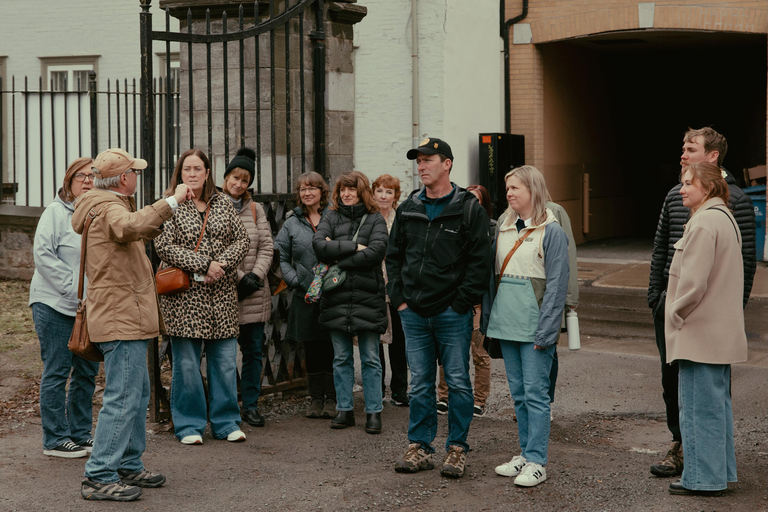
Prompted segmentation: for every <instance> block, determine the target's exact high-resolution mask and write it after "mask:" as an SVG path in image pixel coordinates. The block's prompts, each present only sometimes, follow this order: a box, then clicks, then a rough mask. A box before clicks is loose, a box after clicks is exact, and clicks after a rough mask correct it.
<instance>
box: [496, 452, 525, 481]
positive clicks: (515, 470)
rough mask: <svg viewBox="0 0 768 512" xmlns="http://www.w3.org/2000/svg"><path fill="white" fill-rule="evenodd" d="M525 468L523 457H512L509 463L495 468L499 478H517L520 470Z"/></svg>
mask: <svg viewBox="0 0 768 512" xmlns="http://www.w3.org/2000/svg"><path fill="white" fill-rule="evenodd" d="M523 466H525V457H523V456H522V455H517V456H516V457H513V458H512V460H511V461H509V462H505V463H504V464H502V465H501V466H496V469H495V470H494V471H496V474H497V475H501V476H517V475H519V474H520V470H521V469H523Z"/></svg>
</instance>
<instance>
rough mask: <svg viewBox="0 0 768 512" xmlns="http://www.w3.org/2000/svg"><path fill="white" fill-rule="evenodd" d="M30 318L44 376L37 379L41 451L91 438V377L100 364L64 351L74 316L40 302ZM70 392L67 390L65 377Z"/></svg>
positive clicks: (35, 306)
mask: <svg viewBox="0 0 768 512" xmlns="http://www.w3.org/2000/svg"><path fill="white" fill-rule="evenodd" d="M32 319H33V321H34V323H35V331H36V332H37V338H38V340H39V341H40V358H41V359H42V360H43V375H42V377H40V419H41V423H42V425H43V449H45V450H52V449H54V448H56V447H57V446H60V445H62V444H63V443H65V442H67V441H72V442H74V443H80V442H83V441H85V440H87V439H90V438H91V428H92V426H93V391H94V389H96V383H95V381H94V378H95V377H96V374H97V373H98V372H99V363H96V362H93V361H87V360H85V359H83V358H81V357H78V356H76V355H74V354H72V352H70V351H69V349H68V348H67V342H68V341H69V337H70V335H71V334H72V327H73V326H74V324H75V317H73V316H68V315H64V314H62V313H59V312H58V311H56V310H55V309H53V308H52V307H50V306H48V305H46V304H43V303H41V302H35V303H34V304H32ZM70 372H71V373H72V377H71V379H70V381H69V391H67V378H69V377H70Z"/></svg>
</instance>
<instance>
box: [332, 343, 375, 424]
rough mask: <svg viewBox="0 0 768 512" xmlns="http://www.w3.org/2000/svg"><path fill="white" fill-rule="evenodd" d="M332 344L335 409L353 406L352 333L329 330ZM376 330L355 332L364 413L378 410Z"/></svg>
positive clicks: (343, 409) (346, 408)
mask: <svg viewBox="0 0 768 512" xmlns="http://www.w3.org/2000/svg"><path fill="white" fill-rule="evenodd" d="M329 332H330V334H331V342H332V343H333V385H334V387H335V388H336V410H337V411H351V410H353V409H354V399H353V396H352V388H353V387H354V385H355V352H354V347H353V346H352V334H350V333H347V332H344V331H336V330H331V331H329ZM379 341H380V336H379V333H377V332H371V331H358V333H357V348H358V350H359V351H360V369H361V373H362V374H363V395H364V396H365V412H366V413H367V414H371V413H374V412H381V409H382V406H381V361H379Z"/></svg>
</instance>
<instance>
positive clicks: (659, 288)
mask: <svg viewBox="0 0 768 512" xmlns="http://www.w3.org/2000/svg"><path fill="white" fill-rule="evenodd" d="M723 170H725V169H723ZM726 172H727V171H726ZM725 182H726V183H728V191H729V192H730V195H731V197H730V200H729V201H728V208H730V209H731V210H732V211H733V218H734V219H736V223H737V224H738V226H739V231H741V239H742V244H741V256H742V260H743V263H744V307H746V306H747V301H748V300H749V294H750V292H751V291H752V281H753V279H754V277H755V268H756V266H757V264H756V262H755V260H756V258H757V253H756V251H755V243H756V241H755V210H754V207H753V206H752V200H751V199H750V198H749V196H748V195H747V194H746V193H744V191H743V190H741V189H740V188H739V187H738V186H737V185H736V180H735V179H733V176H731V174H730V173H728V174H727V175H726V177H725ZM680 187H681V185H680V184H677V185H675V186H674V187H673V188H672V190H670V191H669V193H667V197H666V198H665V199H664V206H662V208H661V215H660V216H659V225H658V227H657V228H656V237H655V238H654V240H653V254H652V256H651V276H650V282H649V285H648V306H649V307H653V306H654V305H655V304H656V302H658V300H659V299H660V298H661V293H662V292H663V291H665V290H666V289H667V282H668V281H669V266H670V264H671V263H672V257H673V256H674V255H675V243H677V241H678V240H680V239H681V238H682V237H683V227H684V226H685V224H686V223H687V222H688V219H689V218H690V210H689V209H688V208H686V207H685V206H683V196H681V195H680Z"/></svg>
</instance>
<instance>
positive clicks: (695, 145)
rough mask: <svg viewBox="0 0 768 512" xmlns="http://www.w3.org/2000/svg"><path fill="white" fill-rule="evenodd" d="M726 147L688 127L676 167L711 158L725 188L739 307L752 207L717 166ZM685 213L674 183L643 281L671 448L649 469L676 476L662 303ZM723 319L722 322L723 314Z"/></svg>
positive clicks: (679, 458) (747, 276)
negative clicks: (736, 254) (734, 237)
mask: <svg viewBox="0 0 768 512" xmlns="http://www.w3.org/2000/svg"><path fill="white" fill-rule="evenodd" d="M727 151H728V143H727V141H726V140H725V137H723V136H722V135H720V134H719V133H717V132H716V131H715V130H713V129H712V128H709V127H705V128H701V129H698V130H692V129H689V130H688V131H687V132H686V133H685V136H684V137H683V154H682V156H681V157H680V165H688V164H695V163H699V162H712V163H717V165H719V166H720V168H721V170H722V172H723V174H724V177H725V181H726V183H728V189H729V191H730V195H731V197H730V200H729V204H728V207H729V208H730V209H731V210H733V216H734V218H735V219H736V222H737V223H738V225H739V230H740V231H741V238H742V246H741V255H742V259H743V262H744V304H743V305H744V307H746V306H747V301H748V300H749V293H750V291H751V290H752V279H753V278H754V275H755V267H756V263H755V258H756V252H755V211H754V208H753V206H752V200H751V199H750V198H749V196H748V195H747V194H745V193H744V191H743V190H741V189H740V188H739V187H738V186H736V180H735V179H734V178H733V176H731V174H730V173H728V171H726V170H725V169H723V167H722V164H723V158H725V153H726V152H727ZM689 217H690V211H689V210H688V208H686V207H685V206H683V199H682V196H681V195H680V184H678V185H675V186H674V187H673V188H672V190H670V191H669V193H668V194H667V197H666V199H664V205H663V206H662V209H661V215H660V216H659V225H658V227H657V228H656V238H655V239H654V241H653V255H652V258H651V276H650V283H649V285H648V306H650V308H651V311H652V312H653V323H654V327H655V330H656V345H657V346H658V348H659V355H660V356H661V386H662V389H663V394H662V396H663V398H664V403H665V405H666V411H667V427H668V428H669V431H670V432H672V448H671V449H670V450H669V452H668V453H667V455H666V456H665V457H664V459H662V460H661V462H659V463H658V464H654V465H652V466H651V473H652V474H654V475H656V476H663V477H670V476H677V475H680V474H682V472H683V449H682V438H681V437H680V414H679V409H678V396H677V395H678V393H677V362H673V363H671V364H667V362H666V361H667V349H666V339H665V337H664V305H665V297H666V289H667V282H668V280H669V266H670V264H671V263H672V257H673V256H674V255H675V247H674V245H675V243H676V242H677V241H678V240H680V238H682V236H683V226H685V223H686V222H688V218H689ZM723 321H728V319H727V318H724V319H723Z"/></svg>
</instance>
